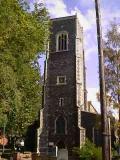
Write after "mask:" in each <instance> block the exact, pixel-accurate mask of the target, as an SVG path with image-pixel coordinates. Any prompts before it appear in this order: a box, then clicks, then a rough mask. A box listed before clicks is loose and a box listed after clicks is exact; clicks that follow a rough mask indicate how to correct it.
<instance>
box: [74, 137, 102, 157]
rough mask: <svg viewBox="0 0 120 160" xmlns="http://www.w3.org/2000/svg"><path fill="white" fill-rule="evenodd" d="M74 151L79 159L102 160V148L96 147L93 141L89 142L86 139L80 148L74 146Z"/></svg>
mask: <svg viewBox="0 0 120 160" xmlns="http://www.w3.org/2000/svg"><path fill="white" fill-rule="evenodd" d="M73 152H75V153H76V154H77V155H78V156H79V157H80V159H84V160H102V149H101V148H100V147H96V146H95V144H94V143H92V142H90V141H89V140H88V139H87V140H86V142H85V144H84V145H83V146H82V147H81V148H74V150H73Z"/></svg>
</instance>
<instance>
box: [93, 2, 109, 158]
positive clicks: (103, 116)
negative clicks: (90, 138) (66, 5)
mask: <svg viewBox="0 0 120 160" xmlns="http://www.w3.org/2000/svg"><path fill="white" fill-rule="evenodd" d="M95 10H96V23H97V40H98V59H99V83H100V107H101V128H102V160H110V154H109V144H108V136H109V135H108V120H107V107H106V95H105V80H104V59H103V48H102V47H103V46H102V30H101V22H100V4H99V0H95Z"/></svg>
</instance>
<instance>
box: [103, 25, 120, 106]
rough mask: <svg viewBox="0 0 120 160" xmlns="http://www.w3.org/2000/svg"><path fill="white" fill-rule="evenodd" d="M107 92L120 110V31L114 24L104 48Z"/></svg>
mask: <svg viewBox="0 0 120 160" xmlns="http://www.w3.org/2000/svg"><path fill="white" fill-rule="evenodd" d="M104 57H105V59H104V64H105V82H106V90H107V92H108V93H110V95H111V101H112V103H113V104H114V106H115V107H117V108H120V29H119V26H118V25H117V24H116V23H115V22H112V23H111V25H110V28H109V30H108V31H107V34H106V39H105V46H104Z"/></svg>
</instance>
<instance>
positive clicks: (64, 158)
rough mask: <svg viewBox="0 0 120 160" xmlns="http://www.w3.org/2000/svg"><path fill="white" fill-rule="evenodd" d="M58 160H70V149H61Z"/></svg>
mask: <svg viewBox="0 0 120 160" xmlns="http://www.w3.org/2000/svg"><path fill="white" fill-rule="evenodd" d="M57 160H68V150H67V149H59V150H58V155H57Z"/></svg>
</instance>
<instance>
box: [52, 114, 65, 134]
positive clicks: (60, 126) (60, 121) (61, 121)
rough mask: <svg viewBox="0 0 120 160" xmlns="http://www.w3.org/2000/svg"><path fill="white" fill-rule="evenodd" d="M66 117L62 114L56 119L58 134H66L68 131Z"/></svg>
mask: <svg viewBox="0 0 120 160" xmlns="http://www.w3.org/2000/svg"><path fill="white" fill-rule="evenodd" d="M66 125H67V124H66V119H65V118H63V117H62V116H60V117H58V118H57V120H56V121H55V129H56V134H65V133H66Z"/></svg>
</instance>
